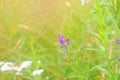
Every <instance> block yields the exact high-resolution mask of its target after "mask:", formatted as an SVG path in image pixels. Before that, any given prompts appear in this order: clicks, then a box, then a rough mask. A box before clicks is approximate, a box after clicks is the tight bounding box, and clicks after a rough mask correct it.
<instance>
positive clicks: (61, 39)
mask: <svg viewBox="0 0 120 80" xmlns="http://www.w3.org/2000/svg"><path fill="white" fill-rule="evenodd" d="M58 41H59V43H60V47H61V48H62V47H63V46H64V45H65V44H64V38H63V35H62V34H59V35H58Z"/></svg>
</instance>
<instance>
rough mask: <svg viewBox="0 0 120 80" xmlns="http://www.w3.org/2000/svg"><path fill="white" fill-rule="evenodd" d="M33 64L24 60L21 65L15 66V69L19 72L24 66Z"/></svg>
mask: <svg viewBox="0 0 120 80" xmlns="http://www.w3.org/2000/svg"><path fill="white" fill-rule="evenodd" d="M31 64H32V62H31V61H24V62H23V63H22V64H21V65H20V66H15V67H13V69H14V70H15V71H17V72H20V71H22V70H23V69H24V68H27V67H29V66H30V65H31Z"/></svg>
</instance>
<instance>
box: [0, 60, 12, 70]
mask: <svg viewBox="0 0 120 80" xmlns="http://www.w3.org/2000/svg"><path fill="white" fill-rule="evenodd" d="M13 66H14V63H12V62H6V63H4V64H3V65H2V66H1V68H0V71H2V72H3V71H11V70H13Z"/></svg>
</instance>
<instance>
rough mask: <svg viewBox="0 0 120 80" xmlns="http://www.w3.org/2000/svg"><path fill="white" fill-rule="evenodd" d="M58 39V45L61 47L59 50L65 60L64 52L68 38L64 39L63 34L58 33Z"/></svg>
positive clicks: (68, 41) (66, 48)
mask: <svg viewBox="0 0 120 80" xmlns="http://www.w3.org/2000/svg"><path fill="white" fill-rule="evenodd" d="M58 41H59V44H60V47H61V50H62V54H63V57H64V59H65V60H66V53H67V50H68V47H67V46H68V44H70V39H69V38H67V39H64V37H63V35H62V34H59V35H58Z"/></svg>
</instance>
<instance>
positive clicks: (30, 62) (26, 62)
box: [20, 61, 32, 69]
mask: <svg viewBox="0 0 120 80" xmlns="http://www.w3.org/2000/svg"><path fill="white" fill-rule="evenodd" d="M31 64H32V61H24V62H23V63H22V64H21V66H20V68H21V69H23V68H27V67H29V66H30V65H31Z"/></svg>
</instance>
